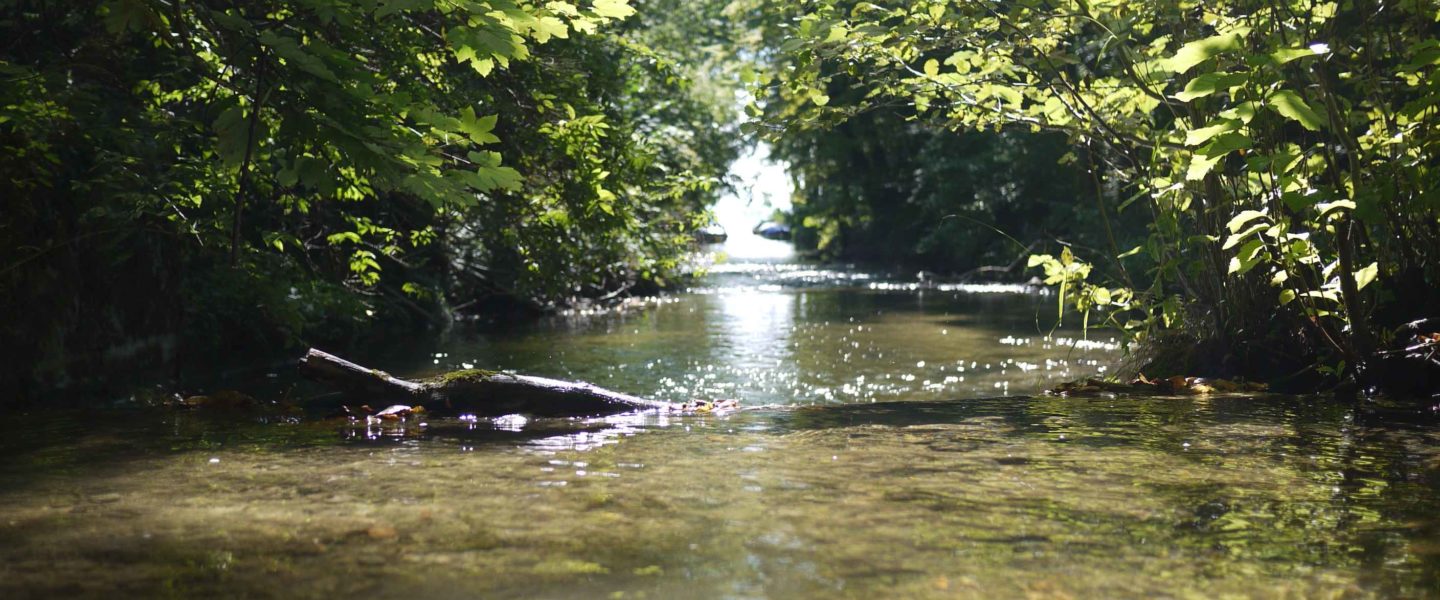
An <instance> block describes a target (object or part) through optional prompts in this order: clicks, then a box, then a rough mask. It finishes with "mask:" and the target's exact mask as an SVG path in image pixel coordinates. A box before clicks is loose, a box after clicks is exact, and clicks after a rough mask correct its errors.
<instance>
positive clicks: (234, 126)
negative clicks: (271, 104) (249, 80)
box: [212, 105, 250, 167]
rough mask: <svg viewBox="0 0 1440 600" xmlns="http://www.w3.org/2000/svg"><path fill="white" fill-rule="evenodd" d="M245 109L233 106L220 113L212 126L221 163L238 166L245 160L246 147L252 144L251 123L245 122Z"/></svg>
mask: <svg viewBox="0 0 1440 600" xmlns="http://www.w3.org/2000/svg"><path fill="white" fill-rule="evenodd" d="M245 116H246V115H245V109H243V108H241V107H240V106H239V105H235V106H231V107H230V108H227V109H225V110H224V111H223V112H221V113H220V118H218V119H215V123H214V124H213V125H212V127H214V129H215V133H216V140H215V141H216V150H217V151H218V152H219V154H220V160H221V162H223V163H225V164H226V165H228V166H231V167H234V166H238V165H239V164H240V162H241V161H242V160H244V156H245V150H246V147H247V146H248V145H249V144H250V130H249V127H248V125H249V123H247V122H246V120H245Z"/></svg>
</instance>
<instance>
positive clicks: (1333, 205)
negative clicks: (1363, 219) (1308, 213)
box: [1315, 200, 1355, 219]
mask: <svg viewBox="0 0 1440 600" xmlns="http://www.w3.org/2000/svg"><path fill="white" fill-rule="evenodd" d="M1315 210H1316V211H1318V212H1319V213H1320V218H1322V219H1323V218H1325V217H1326V216H1328V215H1329V214H1330V213H1332V212H1336V211H1341V210H1346V211H1349V210H1355V203H1354V202H1352V201H1350V200H1336V201H1334V202H1321V203H1319V204H1316V205H1315Z"/></svg>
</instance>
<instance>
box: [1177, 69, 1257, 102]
mask: <svg viewBox="0 0 1440 600" xmlns="http://www.w3.org/2000/svg"><path fill="white" fill-rule="evenodd" d="M1249 79H1250V74H1249V73H1206V74H1204V75H1201V76H1199V77H1196V78H1194V79H1191V80H1190V83H1187V84H1185V91H1183V92H1180V93H1178V94H1175V98H1176V99H1178V100H1180V101H1181V102H1189V101H1191V100H1194V99H1196V98H1202V97H1205V96H1209V95H1211V94H1214V93H1215V92H1228V91H1230V90H1231V89H1232V88H1235V87H1237V86H1239V85H1241V84H1243V83H1245V82H1246V81H1247V80H1249Z"/></svg>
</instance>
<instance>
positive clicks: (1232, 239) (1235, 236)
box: [1220, 223, 1270, 250]
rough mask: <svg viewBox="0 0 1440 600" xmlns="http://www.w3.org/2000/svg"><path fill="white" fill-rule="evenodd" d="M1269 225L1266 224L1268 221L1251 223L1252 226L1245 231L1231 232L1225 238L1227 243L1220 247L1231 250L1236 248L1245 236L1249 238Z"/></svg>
mask: <svg viewBox="0 0 1440 600" xmlns="http://www.w3.org/2000/svg"><path fill="white" fill-rule="evenodd" d="M1268 227H1270V225H1269V224H1266V223H1256V224H1254V225H1251V226H1249V227H1247V228H1245V230H1244V231H1237V232H1235V233H1232V234H1230V236H1229V237H1227V238H1225V245H1223V246H1221V247H1220V249H1221V250H1229V249H1231V248H1234V247H1235V245H1236V244H1239V243H1240V242H1243V241H1245V238H1248V237H1250V236H1252V235H1255V234H1256V233H1257V232H1259V231H1260V230H1262V229H1266V228H1268Z"/></svg>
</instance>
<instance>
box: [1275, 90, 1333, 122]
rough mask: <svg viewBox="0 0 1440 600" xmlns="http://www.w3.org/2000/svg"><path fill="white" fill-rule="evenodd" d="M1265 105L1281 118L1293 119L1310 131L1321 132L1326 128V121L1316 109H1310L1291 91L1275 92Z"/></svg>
mask: <svg viewBox="0 0 1440 600" xmlns="http://www.w3.org/2000/svg"><path fill="white" fill-rule="evenodd" d="M1265 104H1266V105H1267V106H1269V107H1270V108H1271V110H1274V111H1275V112H1277V113H1280V115H1281V116H1283V117H1285V118H1288V119H1292V120H1294V121H1296V122H1298V123H1300V124H1301V125H1303V126H1304V127H1305V128H1306V129H1309V130H1310V131H1319V130H1320V128H1321V127H1324V126H1325V119H1323V118H1321V117H1320V115H1319V114H1318V113H1316V112H1315V110H1314V109H1312V108H1310V105H1309V104H1306V103H1305V100H1304V99H1302V98H1300V95H1299V94H1296V93H1295V92H1292V91H1290V90H1275V91H1274V92H1271V93H1270V96H1269V97H1267V98H1266V99H1265Z"/></svg>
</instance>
